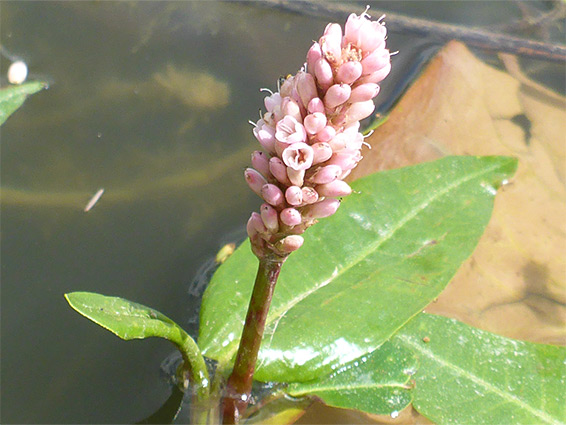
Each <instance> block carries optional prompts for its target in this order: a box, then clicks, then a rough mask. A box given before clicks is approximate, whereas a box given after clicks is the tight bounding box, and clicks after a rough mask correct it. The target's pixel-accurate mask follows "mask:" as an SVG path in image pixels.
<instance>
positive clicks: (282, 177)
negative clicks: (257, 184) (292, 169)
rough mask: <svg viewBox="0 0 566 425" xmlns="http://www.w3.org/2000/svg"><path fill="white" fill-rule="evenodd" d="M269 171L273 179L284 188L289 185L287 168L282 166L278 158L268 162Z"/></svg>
mask: <svg viewBox="0 0 566 425" xmlns="http://www.w3.org/2000/svg"><path fill="white" fill-rule="evenodd" d="M269 171H271V174H273V177H275V178H276V179H277V181H278V182H279V183H281V184H284V185H285V186H289V185H290V184H291V182H290V181H289V177H287V166H286V165H285V164H283V161H281V159H280V158H277V157H276V156H275V157H273V158H271V159H270V160H269Z"/></svg>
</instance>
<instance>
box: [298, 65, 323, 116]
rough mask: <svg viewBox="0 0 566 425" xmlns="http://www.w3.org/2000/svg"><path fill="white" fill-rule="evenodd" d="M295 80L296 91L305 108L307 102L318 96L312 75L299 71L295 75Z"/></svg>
mask: <svg viewBox="0 0 566 425" xmlns="http://www.w3.org/2000/svg"><path fill="white" fill-rule="evenodd" d="M295 78H296V80H297V92H298V94H299V98H300V99H301V102H302V104H303V106H304V107H305V108H306V107H307V105H308V104H309V102H310V101H311V100H312V99H314V98H316V97H318V91H317V90H316V83H315V82H314V77H313V76H312V75H311V74H307V73H306V72H302V71H299V72H298V73H297V76H296V77H295Z"/></svg>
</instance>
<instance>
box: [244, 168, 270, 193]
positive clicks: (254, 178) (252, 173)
mask: <svg viewBox="0 0 566 425" xmlns="http://www.w3.org/2000/svg"><path fill="white" fill-rule="evenodd" d="M244 177H245V179H246V182H247V183H248V186H249V187H250V189H251V190H253V191H254V192H255V193H256V194H257V195H259V196H261V188H262V187H263V185H264V184H266V183H267V180H265V177H263V176H262V175H261V174H260V173H259V172H258V171H256V170H254V169H253V168H246V170H245V171H244Z"/></svg>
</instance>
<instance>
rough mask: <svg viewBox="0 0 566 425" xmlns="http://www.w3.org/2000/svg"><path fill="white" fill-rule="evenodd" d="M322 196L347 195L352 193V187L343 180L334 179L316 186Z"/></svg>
mask: <svg viewBox="0 0 566 425" xmlns="http://www.w3.org/2000/svg"><path fill="white" fill-rule="evenodd" d="M316 190H317V192H318V194H319V195H320V196H331V197H335V196H347V195H349V194H350V193H352V188H351V187H350V186H349V185H348V183H346V182H345V181H343V180H334V181H333V182H331V183H327V184H321V185H319V186H317V187H316Z"/></svg>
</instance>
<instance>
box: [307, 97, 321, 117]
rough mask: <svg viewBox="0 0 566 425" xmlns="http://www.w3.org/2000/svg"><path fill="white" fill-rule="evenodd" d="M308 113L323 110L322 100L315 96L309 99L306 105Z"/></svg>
mask: <svg viewBox="0 0 566 425" xmlns="http://www.w3.org/2000/svg"><path fill="white" fill-rule="evenodd" d="M307 110H308V111H309V114H314V113H315V112H324V102H323V101H322V99H321V98H320V97H315V98H313V99H311V101H310V102H309V104H308V106H307Z"/></svg>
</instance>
